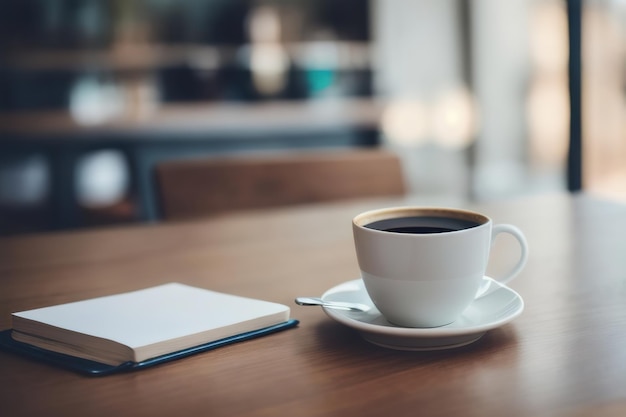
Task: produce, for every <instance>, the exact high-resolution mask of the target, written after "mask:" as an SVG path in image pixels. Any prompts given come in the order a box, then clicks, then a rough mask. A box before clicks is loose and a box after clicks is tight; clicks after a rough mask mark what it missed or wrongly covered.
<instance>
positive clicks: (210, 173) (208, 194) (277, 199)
mask: <svg viewBox="0 0 626 417" xmlns="http://www.w3.org/2000/svg"><path fill="white" fill-rule="evenodd" d="M156 181H157V189H158V194H159V197H160V200H161V201H160V203H161V215H162V218H163V219H166V220H176V219H190V218H195V217H201V216H207V215H211V214H216V213H219V212H224V211H230V210H244V209H253V208H264V207H277V206H284V205H295V204H305V203H314V202H322V201H333V200H342V199H351V198H365V197H378V196H381V197H382V196H400V195H403V194H404V193H405V192H406V187H405V181H404V175H403V172H402V167H401V164H400V160H399V158H398V157H397V156H396V155H394V154H393V153H391V152H387V151H385V150H378V149H376V150H346V151H344V150H341V151H337V150H336V151H324V152H320V151H315V152H298V153H289V154H277V155H272V156H268V155H254V156H234V157H226V158H224V157H222V158H210V159H201V160H185V161H182V160H179V161H168V162H162V163H160V164H157V166H156Z"/></svg>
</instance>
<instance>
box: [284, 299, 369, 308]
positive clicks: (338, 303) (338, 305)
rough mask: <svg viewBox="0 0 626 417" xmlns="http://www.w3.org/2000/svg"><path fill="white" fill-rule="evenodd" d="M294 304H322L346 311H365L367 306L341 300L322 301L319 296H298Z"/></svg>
mask: <svg viewBox="0 0 626 417" xmlns="http://www.w3.org/2000/svg"><path fill="white" fill-rule="evenodd" d="M296 304H298V305H301V306H322V307H327V308H335V309H338V310H347V311H367V310H369V307H368V306H366V305H363V304H357V303H344V302H341V301H324V300H322V299H321V298H319V297H298V298H296Z"/></svg>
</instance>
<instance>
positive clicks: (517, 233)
mask: <svg viewBox="0 0 626 417" xmlns="http://www.w3.org/2000/svg"><path fill="white" fill-rule="evenodd" d="M500 233H508V234H510V235H512V236H513V237H514V238H515V239H517V242H518V243H519V245H520V249H521V254H520V259H519V261H517V264H515V266H514V267H513V269H512V270H511V271H510V272H509V273H508V274H507V275H505V276H504V277H502V278H496V281H498V282H500V283H501V284H506V283H507V282H509V281H511V280H512V279H513V278H515V277H516V276H517V274H519V273H520V271H521V270H522V269H523V268H524V265H526V261H527V260H528V243H527V242H526V237H525V236H524V233H522V231H521V230H520V229H518V228H517V227H515V226H513V225H511V224H496V225H494V226H493V229H492V230H491V244H492V245H493V243H494V242H495V238H496V236H497V235H499V234H500Z"/></svg>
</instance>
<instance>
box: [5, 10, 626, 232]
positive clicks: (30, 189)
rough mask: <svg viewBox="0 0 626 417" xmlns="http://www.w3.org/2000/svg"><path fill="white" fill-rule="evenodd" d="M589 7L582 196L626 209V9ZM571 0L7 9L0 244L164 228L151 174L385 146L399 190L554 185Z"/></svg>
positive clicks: (505, 193) (566, 128)
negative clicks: (57, 233)
mask: <svg viewBox="0 0 626 417" xmlns="http://www.w3.org/2000/svg"><path fill="white" fill-rule="evenodd" d="M582 4H583V11H582V67H583V72H582V77H583V79H582V137H583V187H584V189H585V190H587V191H591V192H595V193H599V194H602V195H605V196H608V197H611V198H617V199H623V200H624V201H626V163H625V162H626V117H624V116H626V101H625V92H626V90H625V81H626V73H625V72H624V62H626V61H625V57H626V55H625V48H624V46H625V40H626V33H625V32H624V31H625V28H626V24H625V23H626V1H624V0H587V1H584V2H583V3H582ZM568 41H569V38H568V19H567V2H566V1H565V0H508V1H506V2H504V1H498V0H369V1H368V0H341V1H332V0H187V1H184V2H181V1H175V0H55V1H47V0H20V1H17V0H15V1H7V2H4V3H3V7H2V13H0V235H2V234H4V235H7V234H14V233H23V232H30V231H46V230H59V229H72V228H79V227H86V226H100V225H109V224H119V223H129V222H141V221H154V220H158V218H159V212H158V206H157V205H156V204H155V202H154V190H153V186H152V168H153V166H154V164H155V163H157V162H158V161H161V160H166V159H174V158H189V157H199V156H206V155H211V156H220V155H225V154H233V153H244V152H245V153H250V152H272V151H286V150H293V149H299V150H301V149H318V148H337V149H343V148H349V147H377V146H383V147H386V148H389V149H392V150H394V151H396V152H397V153H398V154H399V155H400V156H401V158H402V161H403V164H404V168H405V170H406V175H407V179H408V182H409V185H410V188H411V192H413V193H415V194H419V195H429V196H442V197H453V198H459V199H473V200H480V199H496V198H504V197H510V196H515V195H520V194H532V193H539V192H549V191H557V190H565V189H566V175H565V171H566V158H567V151H568V143H569V135H570V125H569V123H570V107H569V106H570V103H569V98H570V96H569V90H568V58H569V54H568Z"/></svg>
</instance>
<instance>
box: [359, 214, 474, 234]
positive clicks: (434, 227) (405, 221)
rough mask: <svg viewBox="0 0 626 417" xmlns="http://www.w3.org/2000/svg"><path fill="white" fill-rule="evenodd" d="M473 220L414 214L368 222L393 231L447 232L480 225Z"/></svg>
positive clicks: (368, 226)
mask: <svg viewBox="0 0 626 417" xmlns="http://www.w3.org/2000/svg"><path fill="white" fill-rule="evenodd" d="M480 224H481V223H478V222H475V221H473V220H467V219H458V218H454V217H437V216H413V217H398V218H394V219H385V220H378V221H375V222H372V223H370V224H366V225H365V227H367V228H368V229H374V230H382V231H384V232H393V233H412V234H427V233H446V232H455V231H457V230H463V229H469V228H472V227H476V226H480Z"/></svg>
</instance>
